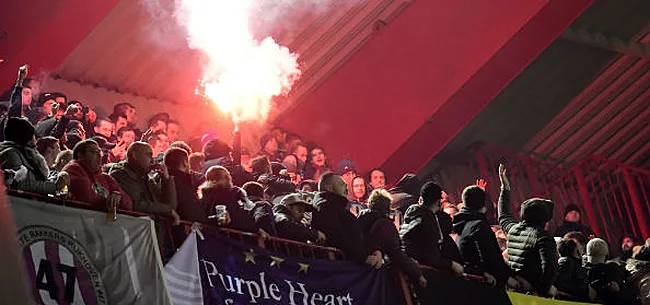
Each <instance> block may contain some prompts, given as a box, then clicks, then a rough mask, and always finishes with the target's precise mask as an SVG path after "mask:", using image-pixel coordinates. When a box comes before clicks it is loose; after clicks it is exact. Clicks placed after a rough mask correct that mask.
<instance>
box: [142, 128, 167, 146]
mask: <svg viewBox="0 0 650 305" xmlns="http://www.w3.org/2000/svg"><path fill="white" fill-rule="evenodd" d="M161 135H167V133H166V132H165V131H163V130H158V131H156V132H154V133H152V134H151V135H149V137H147V139H146V140H147V144H149V145H153V144H156V141H158V137H159V136H161Z"/></svg>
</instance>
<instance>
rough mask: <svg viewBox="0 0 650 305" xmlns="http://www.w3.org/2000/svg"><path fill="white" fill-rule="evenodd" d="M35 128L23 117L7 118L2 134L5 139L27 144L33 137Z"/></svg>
mask: <svg viewBox="0 0 650 305" xmlns="http://www.w3.org/2000/svg"><path fill="white" fill-rule="evenodd" d="M34 132H35V128H34V125H32V123H30V122H29V121H28V120H27V119H23V118H9V119H8V120H7V123H6V125H5V129H4V136H5V140H6V141H12V142H14V143H16V144H18V145H27V143H29V142H30V141H32V140H33V139H34Z"/></svg>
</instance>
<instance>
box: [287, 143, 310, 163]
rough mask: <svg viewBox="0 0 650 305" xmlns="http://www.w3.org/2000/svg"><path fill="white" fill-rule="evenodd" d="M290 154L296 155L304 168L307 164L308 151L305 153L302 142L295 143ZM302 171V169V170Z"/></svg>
mask: <svg viewBox="0 0 650 305" xmlns="http://www.w3.org/2000/svg"><path fill="white" fill-rule="evenodd" d="M291 153H292V154H294V155H296V157H297V158H298V160H300V162H302V164H303V167H304V166H306V164H307V159H308V158H307V156H308V151H307V146H305V144H303V143H302V142H300V143H297V144H296V145H295V146H294V148H293V149H292V150H291ZM303 170H304V169H303Z"/></svg>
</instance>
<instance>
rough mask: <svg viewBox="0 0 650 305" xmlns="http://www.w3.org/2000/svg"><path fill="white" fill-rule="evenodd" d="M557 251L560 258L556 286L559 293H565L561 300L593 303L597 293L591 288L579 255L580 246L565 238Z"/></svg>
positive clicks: (559, 243) (561, 295)
mask: <svg viewBox="0 0 650 305" xmlns="http://www.w3.org/2000/svg"><path fill="white" fill-rule="evenodd" d="M557 251H558V253H559V254H560V258H559V259H558V274H557V279H556V280H555V286H556V287H557V290H558V291H561V292H563V293H562V294H560V295H559V298H560V299H563V300H568V301H576V302H591V301H593V300H594V298H595V297H596V295H595V294H596V292H595V291H594V290H593V289H592V288H591V287H589V281H588V279H587V270H585V268H584V267H582V260H581V259H580V255H579V254H578V244H577V243H576V242H575V241H573V240H571V239H568V238H565V239H562V240H560V242H558V245H557ZM590 294H591V295H590Z"/></svg>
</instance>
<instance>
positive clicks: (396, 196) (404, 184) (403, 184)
mask: <svg viewBox="0 0 650 305" xmlns="http://www.w3.org/2000/svg"><path fill="white" fill-rule="evenodd" d="M421 187H422V182H420V179H418V177H417V176H416V175H414V174H405V175H404V176H403V177H402V179H399V181H397V183H395V186H394V187H393V188H391V189H390V190H389V191H388V192H389V193H390V194H391V195H393V203H392V206H391V208H392V209H394V210H398V211H400V213H402V215H404V214H406V210H407V209H408V208H409V207H410V206H411V205H414V204H417V203H418V199H419V198H420V188H421Z"/></svg>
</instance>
